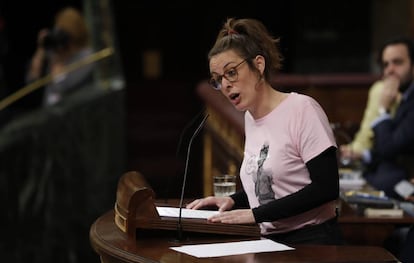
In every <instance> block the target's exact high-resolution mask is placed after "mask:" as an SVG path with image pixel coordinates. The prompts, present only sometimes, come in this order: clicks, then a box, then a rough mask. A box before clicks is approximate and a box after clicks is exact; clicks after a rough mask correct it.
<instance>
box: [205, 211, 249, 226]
mask: <svg viewBox="0 0 414 263" xmlns="http://www.w3.org/2000/svg"><path fill="white" fill-rule="evenodd" d="M208 221H209V222H213V223H224V224H253V223H255V222H256V221H255V219H254V215H253V211H252V210H251V209H236V210H232V211H226V212H221V213H219V214H216V215H214V216H212V217H210V218H208Z"/></svg>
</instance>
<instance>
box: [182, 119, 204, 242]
mask: <svg viewBox="0 0 414 263" xmlns="http://www.w3.org/2000/svg"><path fill="white" fill-rule="evenodd" d="M208 116H209V115H208V114H206V115H205V116H204V118H203V119H202V120H201V122H200V124H199V125H198V127H197V129H196V130H195V132H194V133H193V135H192V136H191V138H190V142H189V143H188V147H187V156H186V160H185V168H184V176H183V184H182V187H181V197H180V205H179V214H178V224H177V240H178V241H182V240H183V226H182V209H183V200H184V191H185V184H186V182H187V171H188V161H189V159H190V151H191V145H192V143H193V140H194V138H195V137H196V136H197V134H198V133H199V132H200V130H201V128H203V126H204V124H205V123H206V120H207V118H208Z"/></svg>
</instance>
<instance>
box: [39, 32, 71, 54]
mask: <svg viewBox="0 0 414 263" xmlns="http://www.w3.org/2000/svg"><path fill="white" fill-rule="evenodd" d="M69 41H70V35H69V34H68V33H67V32H65V31H64V30H61V29H55V30H52V31H50V32H49V33H48V34H47V35H46V36H45V37H44V38H43V43H42V44H43V47H44V48H45V49H47V50H57V49H64V48H66V47H67V46H68V44H69Z"/></svg>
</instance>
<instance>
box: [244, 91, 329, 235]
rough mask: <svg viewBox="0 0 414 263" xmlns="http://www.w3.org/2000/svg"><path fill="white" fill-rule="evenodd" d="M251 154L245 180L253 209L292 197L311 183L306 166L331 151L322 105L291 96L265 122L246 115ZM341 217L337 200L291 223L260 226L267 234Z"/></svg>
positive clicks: (246, 153) (246, 151) (246, 155)
mask: <svg viewBox="0 0 414 263" xmlns="http://www.w3.org/2000/svg"><path fill="white" fill-rule="evenodd" d="M245 134H246V141H245V149H244V160H243V163H242V166H241V170H240V178H241V181H242V183H243V187H244V190H245V192H246V193H247V196H248V199H249V203H250V207H251V208H254V207H257V206H259V205H260V204H264V203H267V202H269V201H272V200H274V199H278V198H281V197H283V196H286V195H289V194H292V193H295V192H297V191H298V190H300V189H302V188H303V187H304V186H306V185H307V184H309V183H310V182H311V180H310V176H309V171H308V169H307V168H306V162H308V161H309V160H311V159H312V158H314V157H316V156H317V155H319V154H320V153H322V152H323V151H324V150H326V149H327V148H329V147H331V146H335V147H336V142H335V137H334V135H333V132H332V129H331V127H330V125H329V121H328V118H327V116H326V114H325V112H324V111H323V109H322V108H321V106H320V105H319V104H318V103H317V102H316V101H315V100H314V99H313V98H311V97H309V96H306V95H302V94H298V93H290V94H289V95H288V96H287V98H286V99H285V100H284V101H282V103H281V104H280V105H279V106H278V107H276V108H275V109H273V111H271V112H270V113H269V114H267V115H266V116H264V117H263V118H260V119H257V120H254V119H253V117H252V116H251V114H250V113H249V112H248V111H247V112H246V113H245ZM334 216H335V201H332V202H329V203H326V204H324V205H321V206H319V207H317V208H314V209H312V210H309V211H307V212H304V213H302V214H299V215H296V216H292V217H289V218H284V219H280V220H277V221H274V222H264V223H261V224H260V227H261V232H262V234H263V235H266V234H271V233H282V232H287V231H291V230H294V229H298V228H301V227H303V226H305V225H313V224H319V223H322V222H324V221H326V220H328V219H330V218H332V217H334Z"/></svg>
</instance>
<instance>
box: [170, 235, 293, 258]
mask: <svg viewBox="0 0 414 263" xmlns="http://www.w3.org/2000/svg"><path fill="white" fill-rule="evenodd" d="M171 249H173V250H175V251H178V252H182V253H185V254H188V255H191V256H194V257H197V258H207V257H222V256H231V255H240V254H247V253H259V252H272V251H285V250H292V249H294V248H292V247H289V246H286V245H283V244H280V243H277V242H274V241H272V240H269V239H261V240H252V241H240V242H228V243H215V244H201V245H188V246H181V247H171Z"/></svg>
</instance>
